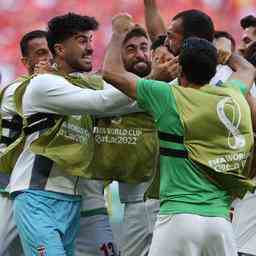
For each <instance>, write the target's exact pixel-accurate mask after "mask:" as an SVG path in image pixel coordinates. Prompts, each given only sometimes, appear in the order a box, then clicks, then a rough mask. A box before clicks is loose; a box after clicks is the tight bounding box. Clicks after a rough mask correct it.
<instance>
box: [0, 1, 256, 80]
mask: <svg viewBox="0 0 256 256" xmlns="http://www.w3.org/2000/svg"><path fill="white" fill-rule="evenodd" d="M157 2H158V5H159V7H160V10H161V13H162V15H163V17H164V18H165V20H166V22H168V21H169V20H170V19H171V18H172V17H173V16H174V15H175V14H176V13H177V12H179V11H181V10H184V9H189V8H198V9H201V10H203V11H205V12H206V13H208V14H209V15H210V16H211V17H212V18H213V20H214V22H215V25H216V28H217V29H222V30H227V31H229V32H231V33H232V34H233V36H234V37H235V39H236V41H237V44H239V39H240V35H241V28H240V25H239V20H240V19H241V17H243V16H245V15H248V14H253V13H255V14H256V0H157ZM143 10H144V9H143V0H105V1H104V0H0V17H1V19H0V73H1V76H2V84H6V83H7V82H9V81H10V80H12V79H15V78H16V77H17V75H20V74H23V73H24V72H25V70H24V68H23V66H22V64H21V63H20V50H19V41H20V39H21V37H22V35H23V34H24V33H26V32H29V31H31V30H34V29H45V28H46V23H47V21H48V20H49V19H50V18H52V17H53V16H55V15H60V14H64V13H67V12H70V11H73V12H77V13H80V14H86V15H90V16H95V17H96V18H97V19H98V21H99V22H100V24H101V26H100V29H99V31H98V32H97V33H96V37H95V52H94V69H95V70H97V69H98V68H100V66H101V62H102V58H103V55H104V51H105V48H106V45H107V43H108V41H109V39H110V35H111V17H112V16H113V15H114V14H116V13H118V12H120V11H125V12H128V13H130V14H132V15H133V16H134V18H135V20H136V22H138V23H141V24H144V17H143Z"/></svg>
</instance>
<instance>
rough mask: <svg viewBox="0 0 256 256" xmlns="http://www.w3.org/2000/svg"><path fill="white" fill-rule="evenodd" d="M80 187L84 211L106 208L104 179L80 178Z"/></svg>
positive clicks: (82, 209)
mask: <svg viewBox="0 0 256 256" xmlns="http://www.w3.org/2000/svg"><path fill="white" fill-rule="evenodd" d="M79 188H80V190H81V192H80V193H79V194H81V195H82V206H81V211H82V212H84V211H90V210H93V209H98V208H106V202H105V197H104V184H103V181H99V180H85V179H80V181H79Z"/></svg>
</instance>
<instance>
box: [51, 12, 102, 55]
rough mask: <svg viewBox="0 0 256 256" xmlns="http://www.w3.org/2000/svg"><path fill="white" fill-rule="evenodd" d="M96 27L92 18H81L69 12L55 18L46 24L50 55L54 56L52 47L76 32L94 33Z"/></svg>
mask: <svg viewBox="0 0 256 256" xmlns="http://www.w3.org/2000/svg"><path fill="white" fill-rule="evenodd" d="M98 27H99V23H98V21H97V20H96V19H95V18H94V17H89V16H82V15H78V14H75V13H71V12H70V13H68V14H65V15H62V16H56V17H54V18H52V19H51V20H50V21H49V22H48V31H47V41H48V47H49V49H50V51H51V52H52V54H53V55H55V50H54V45H55V44H56V43H62V42H64V41H65V40H67V39H69V38H70V37H72V36H74V35H75V34H77V33H78V32H83V31H88V30H92V31H95V30H97V29H98Z"/></svg>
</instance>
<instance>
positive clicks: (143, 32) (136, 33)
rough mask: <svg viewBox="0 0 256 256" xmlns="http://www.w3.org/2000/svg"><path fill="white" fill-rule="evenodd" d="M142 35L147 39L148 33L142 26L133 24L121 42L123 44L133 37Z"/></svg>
mask: <svg viewBox="0 0 256 256" xmlns="http://www.w3.org/2000/svg"><path fill="white" fill-rule="evenodd" d="M142 36H144V37H145V38H146V39H147V40H148V34H147V32H146V30H145V29H144V28H142V27H141V26H135V27H134V28H133V29H132V30H131V31H129V32H128V33H127V35H126V36H125V38H124V41H123V44H125V43H126V42H127V41H128V40H130V39H131V38H133V37H142Z"/></svg>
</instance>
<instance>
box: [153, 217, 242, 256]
mask: <svg viewBox="0 0 256 256" xmlns="http://www.w3.org/2000/svg"><path fill="white" fill-rule="evenodd" d="M166 255H171V256H202V255H205V256H237V249H236V243H235V238H234V234H233V230H232V225H231V223H230V222H229V221H227V220H226V219H224V218H218V217H203V216H199V215H194V214H176V215H159V216H158V217H157V222H156V226H155V230H154V234H153V240H152V244H151V248H150V252H149V256H166Z"/></svg>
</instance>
